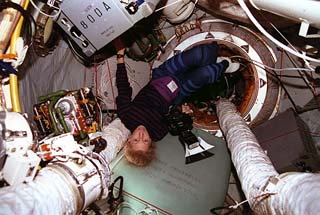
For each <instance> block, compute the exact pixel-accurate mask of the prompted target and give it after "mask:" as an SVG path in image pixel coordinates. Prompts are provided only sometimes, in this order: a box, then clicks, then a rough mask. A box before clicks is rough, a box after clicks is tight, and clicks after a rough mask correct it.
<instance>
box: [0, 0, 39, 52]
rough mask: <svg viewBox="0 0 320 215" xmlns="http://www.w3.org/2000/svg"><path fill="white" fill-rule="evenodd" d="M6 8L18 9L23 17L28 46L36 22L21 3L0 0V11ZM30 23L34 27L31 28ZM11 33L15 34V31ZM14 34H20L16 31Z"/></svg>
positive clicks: (30, 42)
mask: <svg viewBox="0 0 320 215" xmlns="http://www.w3.org/2000/svg"><path fill="white" fill-rule="evenodd" d="M7 8H13V9H15V10H17V11H19V12H20V14H21V15H22V17H24V18H25V21H26V23H27V38H26V39H27V45H28V46H30V45H31V44H32V37H33V35H34V34H35V32H32V29H36V22H35V20H34V18H33V16H32V15H31V14H30V13H29V12H28V11H26V10H25V9H24V8H23V7H21V5H19V4H16V3H14V2H11V1H9V2H1V3H0V12H1V11H2V10H4V9H7ZM32 24H33V25H34V26H33V27H34V28H32ZM17 26H18V25H17ZM21 26H22V23H21ZM21 26H20V27H21ZM16 28H17V27H16ZM18 30H19V29H18ZM13 34H15V33H13ZM16 34H17V35H20V32H17V33H16ZM11 46H12V44H11ZM12 49H13V48H12Z"/></svg>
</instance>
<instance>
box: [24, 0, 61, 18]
mask: <svg viewBox="0 0 320 215" xmlns="http://www.w3.org/2000/svg"><path fill="white" fill-rule="evenodd" d="M29 1H30V3H31V4H32V6H33V7H34V8H35V9H36V10H37V11H38V12H39V13H41V14H42V15H44V16H47V17H50V18H52V19H55V18H56V17H58V16H59V14H60V13H61V8H60V7H58V8H57V7H52V8H54V9H56V10H58V11H57V12H56V13H55V14H53V15H51V14H47V13H45V12H43V11H42V10H41V8H39V7H38V6H37V5H36V4H35V3H34V2H33V0H29Z"/></svg>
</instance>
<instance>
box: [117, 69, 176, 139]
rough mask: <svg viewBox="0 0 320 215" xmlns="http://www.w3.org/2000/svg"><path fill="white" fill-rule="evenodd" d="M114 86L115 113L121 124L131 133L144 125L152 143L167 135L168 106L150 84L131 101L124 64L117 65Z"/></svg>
mask: <svg viewBox="0 0 320 215" xmlns="http://www.w3.org/2000/svg"><path fill="white" fill-rule="evenodd" d="M116 84H117V88H118V96H117V98H116V102H117V113H118V117H119V118H120V119H121V121H122V123H123V124H124V125H125V126H126V127H127V128H128V129H129V130H130V131H131V132H133V131H134V129H136V127H138V126H139V125H144V126H145V127H146V128H147V130H148V132H149V134H150V137H151V139H152V140H153V141H159V140H161V139H162V138H163V137H164V136H165V135H166V134H167V133H168V126H167V124H166V122H165V118H164V115H165V114H166V113H168V109H169V105H170V104H169V103H168V102H167V101H166V100H165V99H164V98H163V97H162V96H161V95H160V93H159V92H158V91H157V90H156V89H155V88H154V87H153V86H152V85H151V84H150V82H149V83H148V84H147V85H146V86H145V87H144V88H142V89H141V90H140V92H139V93H138V94H137V95H136V96H135V98H134V99H132V88H131V86H130V83H129V81H128V76H127V70H126V67H125V64H124V63H120V64H117V73H116Z"/></svg>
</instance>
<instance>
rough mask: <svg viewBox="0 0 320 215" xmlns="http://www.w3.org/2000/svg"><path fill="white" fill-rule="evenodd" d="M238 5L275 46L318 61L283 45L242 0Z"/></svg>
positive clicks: (239, 0) (319, 61)
mask: <svg viewBox="0 0 320 215" xmlns="http://www.w3.org/2000/svg"><path fill="white" fill-rule="evenodd" d="M237 1H238V3H239V5H240V6H241V8H242V9H243V10H244V12H245V13H246V14H247V16H248V17H249V19H250V20H251V22H252V23H253V24H254V25H255V26H256V27H257V28H258V29H259V30H260V32H261V33H262V34H264V35H265V36H266V37H267V38H268V39H270V40H271V41H272V42H273V43H275V44H276V45H277V46H279V47H281V48H282V49H284V50H286V51H287V52H289V53H291V54H293V55H295V56H297V57H299V58H302V59H305V60H309V61H313V62H317V63H320V60H318V59H315V58H311V57H308V56H305V55H303V54H301V53H299V52H297V51H295V50H293V49H291V48H289V47H288V46H286V45H284V44H283V43H281V42H280V41H278V40H277V39H275V38H274V37H273V36H271V35H270V34H269V33H268V32H267V31H266V30H265V29H264V28H263V27H262V26H261V25H260V23H259V22H258V21H257V20H256V18H255V17H254V16H253V15H252V13H251V11H250V10H249V8H248V7H247V5H246V4H245V2H244V0H237Z"/></svg>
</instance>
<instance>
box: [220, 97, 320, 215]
mask: <svg viewBox="0 0 320 215" xmlns="http://www.w3.org/2000/svg"><path fill="white" fill-rule="evenodd" d="M217 114H218V119H219V124H220V127H221V129H222V132H223V134H224V135H225V138H226V141H227V143H228V148H229V149H230V152H231V158H232V161H233V164H234V166H235V168H236V171H237V174H238V176H239V179H240V181H241V186H242V189H243V192H244V194H245V196H246V198H247V200H248V203H249V205H250V207H251V208H252V210H253V211H254V212H255V213H256V214H259V215H263V214H265V215H270V214H277V215H279V214H284V215H285V214H290V215H295V214H296V215H301V214H304V215H307V214H310V215H314V214H318V213H319V211H320V204H319V202H318V200H319V198H320V175H319V174H315V173H295V172H292V173H284V174H281V175H279V174H278V172H277V171H276V170H275V168H274V167H273V165H272V163H271V161H270V159H269V157H268V156H267V155H266V153H265V152H264V151H263V149H262V148H261V147H260V145H259V143H258V141H257V139H256V138H255V136H254V134H253V133H252V132H251V130H250V128H249V127H248V126H247V124H246V122H245V121H244V120H243V118H242V117H241V116H240V114H239V113H238V112H237V110H236V107H235V105H234V104H232V103H231V102H230V101H228V100H225V99H221V100H219V101H218V103H217Z"/></svg>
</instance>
